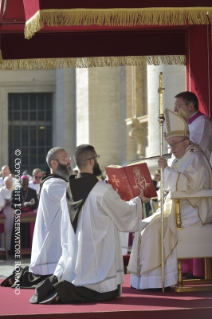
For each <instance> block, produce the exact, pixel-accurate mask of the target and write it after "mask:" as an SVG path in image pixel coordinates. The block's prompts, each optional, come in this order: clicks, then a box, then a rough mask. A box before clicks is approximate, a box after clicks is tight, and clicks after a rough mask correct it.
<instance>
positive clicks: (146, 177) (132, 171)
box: [124, 163, 157, 198]
mask: <svg viewBox="0 0 212 319" xmlns="http://www.w3.org/2000/svg"><path fill="white" fill-rule="evenodd" d="M124 170H125V172H126V175H127V178H128V181H129V184H130V186H131V190H132V192H133V195H134V197H136V196H138V195H139V194H140V190H141V189H143V190H144V196H146V197H149V198H151V197H157V193H156V190H155V186H154V184H153V181H152V178H151V175H150V172H149V169H148V166H147V164H146V163H139V164H135V165H130V166H125V167H124Z"/></svg>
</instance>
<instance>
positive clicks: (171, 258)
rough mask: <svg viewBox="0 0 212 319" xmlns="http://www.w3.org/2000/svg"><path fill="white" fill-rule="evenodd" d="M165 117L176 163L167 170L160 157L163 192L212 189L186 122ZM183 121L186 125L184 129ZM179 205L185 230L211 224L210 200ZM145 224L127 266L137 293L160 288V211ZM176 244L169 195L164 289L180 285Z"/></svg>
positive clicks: (168, 114)
mask: <svg viewBox="0 0 212 319" xmlns="http://www.w3.org/2000/svg"><path fill="white" fill-rule="evenodd" d="M165 113H166V122H167V123H168V124H169V129H167V137H168V141H169V144H170V147H171V148H172V152H173V153H174V155H175V157H176V160H175V162H174V163H173V165H172V167H168V166H167V164H166V159H165V158H163V157H161V158H160V160H159V166H160V167H162V168H163V169H164V189H165V190H167V191H176V190H178V191H183V192H187V193H188V194H192V193H194V192H196V191H199V190H201V189H211V188H212V175H211V168H210V164H209V161H208V159H207V157H206V156H205V155H204V153H203V152H202V151H201V149H200V148H199V147H198V146H196V145H194V144H192V143H191V142H190V141H189V139H188V136H189V133H187V129H186V126H187V124H186V122H185V121H183V119H181V118H180V117H179V116H178V115H176V114H174V113H173V112H171V111H169V110H167V112H165ZM180 121H183V122H182V124H183V128H182V124H180ZM172 123H174V125H173V126H174V127H172ZM175 125H176V127H175ZM180 127H181V128H180ZM180 131H181V132H180ZM176 134H177V136H176ZM180 205H181V218H182V227H186V226H190V225H197V226H200V227H201V225H203V224H207V223H211V222H212V199H211V198H207V199H198V198H197V199H192V200H189V201H188V200H185V199H184V200H181V203H180ZM143 223H144V224H145V223H146V227H144V228H143V230H142V231H141V233H137V234H136V236H135V239H134V242H133V248H132V253H131V258H130V262H129V266H128V270H129V271H130V272H131V275H130V283H131V286H132V287H133V288H136V289H150V288H161V287H162V278H161V272H162V271H161V247H160V245H161V244H160V243H161V239H160V238H161V224H160V210H158V211H157V212H156V213H155V214H154V215H152V216H151V217H150V218H147V219H146V220H143ZM176 244H177V228H176V221H175V204H174V202H172V200H171V199H170V198H169V195H168V196H167V199H166V201H165V204H164V252H165V287H167V286H171V285H174V284H176V283H177V257H176Z"/></svg>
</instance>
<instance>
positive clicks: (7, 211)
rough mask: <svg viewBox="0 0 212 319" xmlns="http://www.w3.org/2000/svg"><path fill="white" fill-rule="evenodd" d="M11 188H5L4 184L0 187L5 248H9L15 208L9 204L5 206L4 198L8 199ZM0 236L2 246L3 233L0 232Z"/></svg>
mask: <svg viewBox="0 0 212 319" xmlns="http://www.w3.org/2000/svg"><path fill="white" fill-rule="evenodd" d="M13 189H14V187H13V188H12V189H11V190H10V189H7V188H6V186H3V187H2V188H0V210H1V209H3V213H4V215H5V216H6V234H7V250H10V245H11V237H12V230H13V221H14V212H15V210H14V209H13V208H12V207H10V206H6V205H5V203H6V200H10V198H11V194H12V191H13ZM0 238H1V239H0V242H1V248H4V233H2V234H0Z"/></svg>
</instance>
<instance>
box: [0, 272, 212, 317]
mask: <svg viewBox="0 0 212 319" xmlns="http://www.w3.org/2000/svg"><path fill="white" fill-rule="evenodd" d="M125 279H126V283H125V284H124V285H123V293H122V297H121V298H119V299H115V300H112V301H109V302H105V303H98V304H96V303H92V304H80V305H76V304H75V305H62V304H61V305H39V304H38V305H31V304H30V303H29V299H30V297H31V296H32V295H33V293H34V290H32V289H30V290H29V289H21V291H20V295H18V296H17V295H15V290H14V289H12V288H3V287H0V297H1V299H0V305H1V306H0V317H3V316H6V319H10V318H13V319H15V318H16V319H18V317H19V316H20V317H19V318H22V317H21V316H23V315H24V319H50V318H51V319H56V318H58V317H59V318H60V319H67V318H71V319H90V318H91V317H92V319H97V318H98V319H99V318H101V319H128V318H130V317H131V318H132V317H133V319H137V318H139V319H144V318H145V319H153V318H154V319H155V318H157V319H162V318H163V319H166V318H169V319H179V318H180V319H183V318H186V319H190V318H192V319H212V292H193V293H175V292H174V291H170V292H165V293H162V292H141V291H137V290H135V289H131V288H130V286H129V275H126V276H125ZM142 316H143V317H142ZM156 316H157V317H156Z"/></svg>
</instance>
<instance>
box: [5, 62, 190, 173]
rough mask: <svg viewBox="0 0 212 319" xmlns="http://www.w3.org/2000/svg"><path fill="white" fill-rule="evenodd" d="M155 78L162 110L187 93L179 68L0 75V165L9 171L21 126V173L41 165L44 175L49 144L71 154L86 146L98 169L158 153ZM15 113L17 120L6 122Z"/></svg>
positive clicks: (11, 118) (117, 68)
mask: <svg viewBox="0 0 212 319" xmlns="http://www.w3.org/2000/svg"><path fill="white" fill-rule="evenodd" d="M160 72H163V74H164V87H165V93H164V108H166V107H169V108H173V104H174V96H175V95H176V94H177V93H179V92H181V91H184V90H186V83H185V67H184V66H164V65H161V66H140V67H129V66H127V67H114V68H109V67H105V68H90V69H57V70H40V71H37V70H36V71H31V70H29V71H1V72H0V110H1V118H0V140H1V147H0V166H2V165H5V164H7V163H10V166H11V170H12V171H14V167H13V162H14V157H13V155H11V154H13V152H14V151H15V149H14V150H13V147H14V148H17V147H18V146H17V145H18V144H17V143H18V138H19V137H18V136H19V125H20V130H21V131H22V133H21V134H22V135H21V134H20V139H21V141H20V147H22V148H23V149H24V150H25V153H24V154H25V155H26V156H25V157H26V158H25V159H23V167H22V168H23V170H24V169H27V168H28V169H29V171H30V170H31V169H32V168H33V167H39V166H41V165H42V167H41V168H42V169H43V170H46V169H47V168H46V163H45V156H46V150H47V149H48V148H50V147H53V146H61V147H64V148H65V149H66V150H67V151H68V152H69V154H70V155H72V154H73V151H74V149H75V147H76V146H77V145H79V144H82V143H89V144H92V145H94V146H95V148H96V151H97V153H98V154H100V155H101V158H100V160H99V163H100V166H101V168H102V169H104V167H105V166H107V165H110V164H118V165H122V164H124V163H126V162H129V161H132V160H135V159H137V158H142V157H149V156H154V155H159V153H160V138H159V124H158V113H159V95H158V92H157V91H158V86H159V73H160ZM50 97H51V98H50ZM35 99H36V101H34V100H35ZM24 100H26V101H25V102H24ZM27 101H29V105H28V106H27V105H26V104H27ZM30 101H31V102H30ZM39 101H40V102H39ZM47 102H48V103H47ZM42 103H43V104H42ZM49 104H51V105H49ZM17 105H18V106H17ZM20 105H21V106H20ZM42 105H44V106H45V108H46V111H45V112H44V113H43V114H44V115H43V116H44V118H42V114H41V113H42V112H41V110H42V108H43V107H44V106H42ZM13 110H15V114H16V118H14V117H11V116H12V113H13ZM24 112H25V113H24ZM19 113H20V114H19ZM22 113H23V114H22ZM50 113H51V116H50ZM18 114H19V115H18ZM27 114H28V115H27ZM45 114H46V115H45ZM27 116H28V117H27ZM23 119H24V120H23ZM36 125H37V126H36ZM32 127H33V128H34V129H31V128H32ZM41 130H43V131H41ZM45 130H46V131H45ZM47 130H48V131H47ZM11 132H13V134H12V133H11ZM44 133H45V134H44ZM50 135H51V136H50ZM14 140H15V141H16V142H14ZM24 143H25V144H26V143H27V144H26V145H25V144H24ZM50 144H51V145H50ZM27 152H28V153H27ZM166 152H167V149H166V145H165V143H164V153H166ZM27 154H28V157H29V158H31V159H30V161H29V163H28V162H27ZM23 156H24V155H23ZM72 166H73V167H74V166H75V163H72ZM156 166H157V163H156V161H151V162H149V167H150V169H151V170H154V169H155V168H156Z"/></svg>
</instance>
